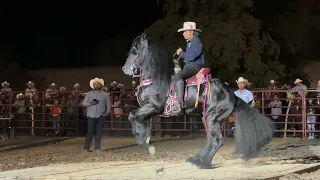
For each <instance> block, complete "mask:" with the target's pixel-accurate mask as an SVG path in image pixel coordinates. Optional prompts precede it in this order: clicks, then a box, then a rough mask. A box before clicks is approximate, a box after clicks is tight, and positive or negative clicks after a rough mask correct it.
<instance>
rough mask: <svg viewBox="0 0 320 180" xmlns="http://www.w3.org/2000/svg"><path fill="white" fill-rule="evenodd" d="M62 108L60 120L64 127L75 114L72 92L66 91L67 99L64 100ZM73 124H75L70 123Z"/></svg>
mask: <svg viewBox="0 0 320 180" xmlns="http://www.w3.org/2000/svg"><path fill="white" fill-rule="evenodd" d="M64 105H65V106H64V108H63V111H62V113H63V115H62V120H63V122H64V125H65V127H68V126H69V122H70V121H73V120H74V115H75V103H74V99H73V95H72V93H68V99H67V100H66V102H65V104H64ZM72 125H75V124H72Z"/></svg>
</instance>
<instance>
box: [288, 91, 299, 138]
mask: <svg viewBox="0 0 320 180" xmlns="http://www.w3.org/2000/svg"><path fill="white" fill-rule="evenodd" d="M293 95H294V98H296V100H294V101H293V102H292V104H291V107H290V113H291V114H296V115H295V116H291V117H290V119H291V121H292V122H297V123H300V122H302V101H301V97H300V95H299V94H298V93H297V92H296V93H293ZM299 97H300V98H299ZM289 126H290V129H291V130H300V129H301V128H302V127H301V125H300V124H292V125H289ZM295 135H296V133H295V132H294V133H293V136H295Z"/></svg>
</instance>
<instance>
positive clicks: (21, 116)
mask: <svg viewBox="0 0 320 180" xmlns="http://www.w3.org/2000/svg"><path fill="white" fill-rule="evenodd" d="M12 107H15V109H16V110H15V111H14V112H16V113H17V114H15V117H16V120H18V121H19V120H21V122H19V125H20V126H26V123H27V122H26V121H25V120H28V117H27V116H28V115H27V114H25V113H26V110H27V106H26V100H25V98H24V95H23V94H22V93H19V94H17V95H16V100H15V101H14V103H12Z"/></svg>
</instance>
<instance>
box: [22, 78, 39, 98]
mask: <svg viewBox="0 0 320 180" xmlns="http://www.w3.org/2000/svg"><path fill="white" fill-rule="evenodd" d="M24 94H25V96H26V97H28V98H29V99H30V98H32V97H33V96H34V95H35V94H37V89H36V88H35V87H34V83H33V82H32V81H29V82H27V88H26V90H25V93H24Z"/></svg>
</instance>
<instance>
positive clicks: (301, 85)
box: [292, 78, 308, 97]
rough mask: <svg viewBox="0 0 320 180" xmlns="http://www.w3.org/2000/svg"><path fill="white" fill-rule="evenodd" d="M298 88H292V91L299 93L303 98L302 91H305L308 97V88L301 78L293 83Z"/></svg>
mask: <svg viewBox="0 0 320 180" xmlns="http://www.w3.org/2000/svg"><path fill="white" fill-rule="evenodd" d="M293 83H294V84H295V85H296V86H295V87H293V88H292V90H295V91H298V94H299V95H300V96H301V97H302V95H303V92H302V91H301V90H303V91H304V95H305V96H307V94H308V88H307V86H306V85H304V84H302V80H301V79H300V78H298V79H296V80H295V81H294V82H293Z"/></svg>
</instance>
